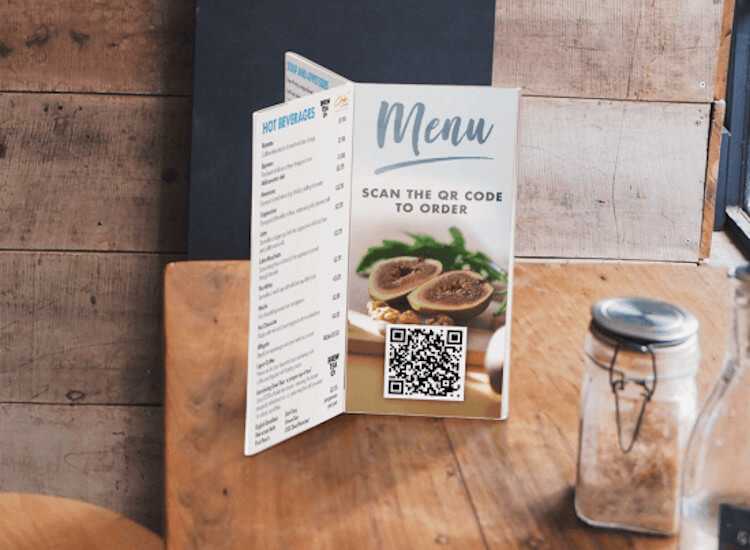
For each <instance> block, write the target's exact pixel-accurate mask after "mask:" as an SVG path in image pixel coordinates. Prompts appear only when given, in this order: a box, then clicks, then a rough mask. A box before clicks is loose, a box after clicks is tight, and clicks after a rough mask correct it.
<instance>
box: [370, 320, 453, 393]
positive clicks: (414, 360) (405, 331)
mask: <svg viewBox="0 0 750 550" xmlns="http://www.w3.org/2000/svg"><path fill="white" fill-rule="evenodd" d="M385 349H386V358H385V379H384V384H383V397H385V398H390V399H430V400H438V401H463V400H464V377H465V374H466V327H446V326H421V325H388V326H387V331H386V335H385Z"/></svg>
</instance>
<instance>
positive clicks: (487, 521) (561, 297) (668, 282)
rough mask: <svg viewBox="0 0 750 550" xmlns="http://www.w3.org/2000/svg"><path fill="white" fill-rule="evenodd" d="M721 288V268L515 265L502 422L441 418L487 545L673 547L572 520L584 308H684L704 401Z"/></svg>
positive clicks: (725, 296)
mask: <svg viewBox="0 0 750 550" xmlns="http://www.w3.org/2000/svg"><path fill="white" fill-rule="evenodd" d="M728 287H729V283H728V281H727V278H726V271H724V270H719V269H713V268H709V267H706V266H699V267H696V266H690V265H633V264H629V265H612V264H607V265H596V264H583V265H582V264H577V265H540V264H534V265H530V264H519V265H517V276H516V288H515V292H514V304H513V309H514V318H513V338H512V351H511V358H512V359H511V371H510V375H511V383H510V387H511V395H510V400H511V401H510V417H509V421H508V422H507V423H503V424H499V425H496V424H484V423H474V422H462V421H460V420H447V419H446V420H445V424H446V427H447V430H448V433H449V434H450V437H451V441H452V443H453V448H454V449H455V451H456V455H457V457H458V461H459V464H460V466H461V472H462V473H463V476H464V479H465V482H466V485H467V487H468V490H469V493H470V495H471V498H472V502H473V503H474V507H475V509H476V511H477V514H478V517H479V518H480V522H481V525H482V529H483V532H484V534H485V537H486V538H487V541H488V543H489V547H490V548H498V549H500V548H514V547H516V546H518V547H521V548H550V549H555V550H557V549H561V550H564V549H570V550H585V549H590V550H595V549H598V548H633V547H640V546H641V545H643V546H644V547H648V548H660V549H661V548H663V549H667V548H669V549H671V548H675V547H676V540H675V538H674V537H673V538H667V539H664V538H658V537H646V538H644V537H637V536H634V535H628V534H624V533H621V532H613V531H606V530H599V529H590V528H588V527H586V526H585V525H584V524H583V523H582V522H580V521H579V520H578V519H577V518H576V516H575V512H574V509H573V486H574V484H575V479H576V463H577V457H578V425H579V424H578V422H579V420H578V419H579V416H578V412H579V402H580V384H581V381H582V379H583V374H584V369H585V367H584V363H583V356H582V354H583V340H584V337H585V334H586V331H587V330H588V322H589V320H590V315H589V307H590V305H591V304H593V303H594V302H596V301H597V300H599V299H602V298H605V297H609V296H612V295H618V294H627V295H639V296H651V297H658V298H660V299H665V300H667V301H671V302H674V303H676V304H680V305H682V306H684V307H686V308H687V309H689V310H690V311H691V312H693V313H694V314H695V315H696V316H697V317H698V319H699V320H700V322H701V331H700V342H701V347H702V351H703V360H702V366H701V372H700V375H699V377H698V383H699V387H700V394H701V395H702V396H705V395H706V393H707V390H708V388H709V387H710V386H711V385H712V383H713V381H714V379H715V378H716V376H717V375H718V373H719V371H720V368H721V363H722V359H723V353H724V345H725V336H726V332H727V327H728V322H729V320H728V310H729V288H728ZM490 464H491V465H492V467H488V466H487V465H490Z"/></svg>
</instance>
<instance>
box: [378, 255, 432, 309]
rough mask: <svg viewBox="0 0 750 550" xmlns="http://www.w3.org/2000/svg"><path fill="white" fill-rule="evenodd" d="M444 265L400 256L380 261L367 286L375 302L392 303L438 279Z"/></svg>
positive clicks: (413, 257)
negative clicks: (431, 280) (435, 278)
mask: <svg viewBox="0 0 750 550" xmlns="http://www.w3.org/2000/svg"><path fill="white" fill-rule="evenodd" d="M442 270H443V264H442V263H440V262H439V261H437V260H429V259H425V258H417V257H415V256H400V257H398V258H390V259H388V260H380V261H379V262H377V263H376V264H375V265H374V266H372V271H370V280H369V281H368V283H367V286H368V288H369V290H370V296H372V298H373V299H374V300H382V301H383V302H390V301H393V300H397V299H399V298H403V297H404V296H406V295H407V294H409V292H411V291H412V290H414V289H415V288H417V287H418V286H419V285H421V284H422V283H425V282H427V281H429V280H430V279H433V278H434V277H437V276H438V275H439V274H440V272H441V271H442Z"/></svg>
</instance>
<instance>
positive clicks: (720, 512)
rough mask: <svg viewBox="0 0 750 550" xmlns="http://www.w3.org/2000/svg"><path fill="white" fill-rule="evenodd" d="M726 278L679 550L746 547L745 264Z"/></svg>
mask: <svg viewBox="0 0 750 550" xmlns="http://www.w3.org/2000/svg"><path fill="white" fill-rule="evenodd" d="M730 277H731V280H732V324H731V328H730V330H729V338H728V342H727V344H728V345H727V353H726V356H725V360H724V369H723V371H722V373H721V376H720V377H719V379H718V380H717V381H716V383H715V384H714V387H713V390H712V391H711V393H710V395H709V397H708V400H707V401H706V404H705V406H704V407H703V410H702V411H701V413H700V416H699V417H698V421H697V422H696V423H695V428H694V429H693V435H692V436H691V437H690V443H689V445H688V449H687V452H686V453H685V468H684V471H683V485H682V527H681V530H680V545H679V548H680V550H703V549H705V548H712V549H713V548H722V549H723V548H726V549H730V548H737V549H739V548H750V437H748V435H747V431H748V426H750V406H749V405H748V400H749V399H750V265H745V266H742V267H738V268H736V269H734V270H732V271H731V272H730Z"/></svg>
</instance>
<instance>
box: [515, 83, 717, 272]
mask: <svg viewBox="0 0 750 550" xmlns="http://www.w3.org/2000/svg"><path fill="white" fill-rule="evenodd" d="M708 132H709V105H700V104H685V103H679V104H675V103H655V102H633V101H605V100H590V99H555V98H524V99H523V101H522V103H521V115H520V138H519V141H520V176H519V183H518V198H517V203H516V204H517V206H516V216H517V217H516V226H517V232H516V254H517V255H519V256H556V257H568V258H616V259H645V260H672V261H674V260H680V261H697V260H698V252H699V243H700V237H701V219H702V213H703V193H704V178H705V174H706V142H707V137H708Z"/></svg>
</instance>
